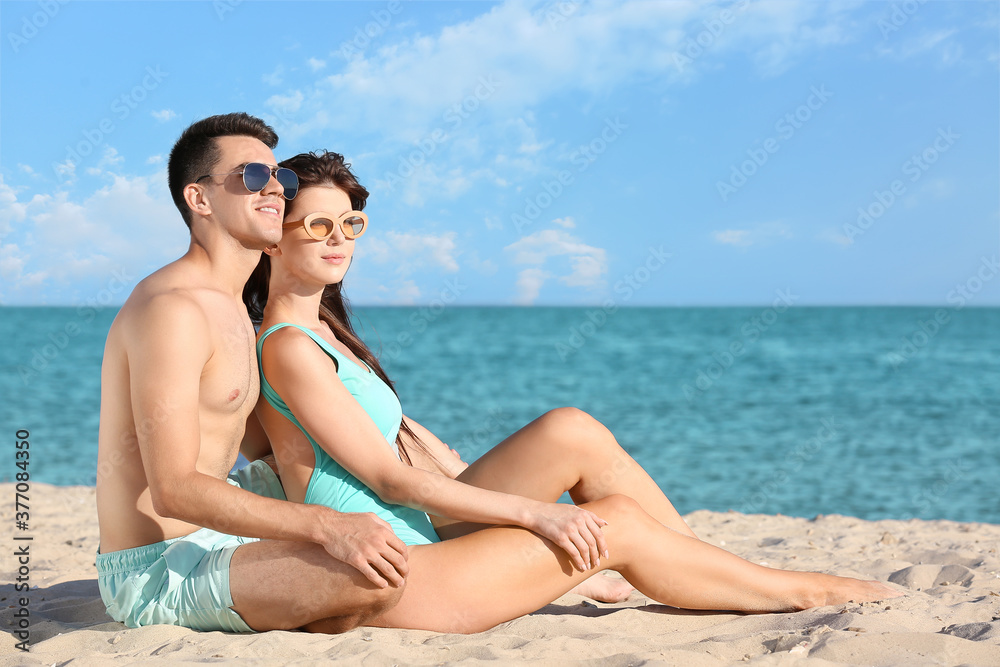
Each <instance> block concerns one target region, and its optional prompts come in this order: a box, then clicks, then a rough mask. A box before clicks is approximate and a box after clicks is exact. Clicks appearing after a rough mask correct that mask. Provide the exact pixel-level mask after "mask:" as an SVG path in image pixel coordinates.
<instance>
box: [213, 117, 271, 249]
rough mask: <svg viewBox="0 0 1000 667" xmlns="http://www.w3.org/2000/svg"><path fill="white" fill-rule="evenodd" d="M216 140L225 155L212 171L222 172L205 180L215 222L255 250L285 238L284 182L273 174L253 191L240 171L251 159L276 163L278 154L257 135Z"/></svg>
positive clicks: (265, 162)
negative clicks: (261, 187) (265, 182)
mask: <svg viewBox="0 0 1000 667" xmlns="http://www.w3.org/2000/svg"><path fill="white" fill-rule="evenodd" d="M215 141H216V144H217V145H218V147H219V150H220V152H221V154H222V157H221V158H220V160H219V162H218V164H216V166H215V167H214V168H213V169H212V173H213V174H218V175H216V176H212V177H211V178H210V179H205V180H204V181H202V183H203V184H205V186H206V187H205V199H206V200H207V201H208V202H209V204H210V206H211V210H212V218H213V219H214V223H215V224H218V225H220V226H222V227H223V228H224V229H225V231H226V232H228V234H229V235H230V236H232V237H233V238H234V239H236V240H237V241H239V242H240V243H241V244H242V245H244V246H245V247H248V248H253V249H254V250H260V249H262V248H264V247H265V246H268V245H271V244H273V243H277V242H278V241H279V240H280V239H281V220H282V217H283V215H284V212H285V200H284V198H282V197H281V193H282V187H281V185H279V184H278V181H277V180H275V178H274V177H273V176H272V177H271V179H270V180H269V181H268V183H267V185H265V186H264V189H263V190H261V191H260V192H249V191H248V190H247V188H246V186H245V185H244V184H243V177H242V175H241V174H240V172H241V170H242V168H243V166H244V165H246V164H247V163H248V162H262V163H264V164H266V165H269V166H273V165H274V164H275V159H274V153H272V152H271V149H270V148H268V147H267V146H265V145H264V144H263V143H262V142H261V141H260V140H259V139H254V138H253V137H247V136H230V137H218V138H217V139H215ZM230 172H232V173H230Z"/></svg>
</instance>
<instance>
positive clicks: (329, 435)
mask: <svg viewBox="0 0 1000 667" xmlns="http://www.w3.org/2000/svg"><path fill="white" fill-rule="evenodd" d="M272 341H274V342H272ZM261 364H262V367H263V370H264V373H265V374H266V376H267V378H268V381H269V382H270V384H271V386H272V387H273V388H274V389H275V391H277V392H278V394H279V395H281V397H282V398H283V399H284V400H285V403H287V404H288V407H289V409H291V411H292V413H293V414H294V415H295V417H296V418H297V419H298V420H299V422H300V423H301V424H302V426H303V428H305V429H306V431H308V432H309V433H310V434H311V435H312V437H313V439H315V440H316V442H317V443H318V444H319V445H320V446H321V447H322V448H323V449H324V450H325V451H326V452H327V453H328V454H329V455H330V456H331V457H333V459H334V460H336V461H337V462H338V463H339V464H340V465H342V466H343V467H344V469H346V470H347V471H348V472H350V473H351V474H352V475H354V476H355V477H357V478H358V479H359V480H360V481H361V482H362V483H364V484H365V485H366V486H368V487H369V488H370V489H372V491H374V492H375V493H376V494H377V495H378V496H379V498H381V499H382V500H383V501H385V502H388V503H395V504H398V505H405V506H407V507H411V508H413V509H418V510H421V511H424V512H429V513H432V514H437V515H439V516H446V517H450V518H452V519H456V520H459V521H471V522H475V523H489V524H498V525H517V526H523V527H524V528H527V529H529V530H532V531H534V532H536V533H538V534H540V535H542V536H543V537H546V538H548V539H550V540H552V541H553V542H555V543H556V544H558V545H559V546H560V547H562V548H563V549H565V550H566V552H567V553H569V554H570V556H571V558H572V559H573V560H574V562H575V563H576V565H577V567H578V568H580V569H581V570H584V569H587V567H589V566H590V565H591V564H592V563H594V562H596V561H597V560H598V559H599V557H600V555H602V554H606V552H607V544H606V542H605V540H604V535H603V533H602V531H601V529H600V527H601V526H603V525H605V524H606V522H605V521H604V520H602V519H600V518H599V517H597V516H596V515H595V514H593V513H592V512H589V511H587V510H584V509H581V508H578V507H575V506H573V505H563V504H559V503H542V502H539V501H537V500H532V499H530V498H523V497H521V496H515V495H509V494H505V493H498V492H495V491H489V490H486V489H481V488H478V487H474V486H470V485H468V484H463V483H461V482H458V481H456V480H454V479H451V478H449V477H446V476H444V475H439V474H436V473H433V472H428V471H426V470H422V469H420V468H414V467H411V466H408V465H406V464H405V463H403V462H402V461H400V460H399V459H398V458H397V457H396V456H395V454H394V453H393V452H392V449H391V448H390V447H389V446H388V444H387V443H386V441H385V437H384V436H383V435H382V433H381V431H379V429H378V427H377V426H376V425H375V423H374V422H373V421H372V419H371V417H370V416H369V415H368V413H367V412H365V410H364V409H363V408H362V407H361V405H360V404H359V403H358V402H357V400H356V399H355V398H354V396H352V395H351V393H350V391H348V390H347V388H346V387H345V386H344V384H343V382H341V380H340V378H339V377H338V376H337V374H336V372H334V368H335V367H334V365H333V361H332V360H331V359H330V358H329V357H328V356H327V355H326V353H325V352H324V351H323V350H322V349H321V348H319V347H318V346H317V345H316V343H315V342H314V341H313V340H312V339H311V338H310V337H309V336H307V335H306V334H304V333H303V332H301V331H299V330H297V329H294V328H291V327H289V328H286V329H282V330H279V331H276V332H274V333H273V334H271V335H270V336H269V337H268V339H267V341H266V342H265V344H264V347H263V350H262V354H261ZM331 416H332V417H331ZM428 433H429V431H428ZM442 444H443V443H442Z"/></svg>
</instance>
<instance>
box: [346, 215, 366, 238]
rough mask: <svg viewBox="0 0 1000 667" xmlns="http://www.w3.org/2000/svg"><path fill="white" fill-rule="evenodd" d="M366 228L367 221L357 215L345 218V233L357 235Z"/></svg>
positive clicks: (352, 235)
mask: <svg viewBox="0 0 1000 667" xmlns="http://www.w3.org/2000/svg"><path fill="white" fill-rule="evenodd" d="M364 228H365V221H364V220H363V219H362V218H359V217H358V216H356V215H352V216H351V217H350V218H347V219H346V220H344V234H345V235H347V236H350V237H354V236H357V235H358V234H360V233H361V230H363V229H364Z"/></svg>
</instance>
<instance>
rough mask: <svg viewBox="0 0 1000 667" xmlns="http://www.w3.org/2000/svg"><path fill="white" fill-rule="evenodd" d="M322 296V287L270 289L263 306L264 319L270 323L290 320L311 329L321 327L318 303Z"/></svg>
mask: <svg viewBox="0 0 1000 667" xmlns="http://www.w3.org/2000/svg"><path fill="white" fill-rule="evenodd" d="M271 287H272V288H273V287H274V286H273V285H272V286H271ZM322 297H323V290H322V289H320V290H319V291H311V290H302V289H300V290H296V291H284V290H277V291H276V292H274V291H272V292H271V293H270V294H269V295H268V297H267V305H266V306H264V321H265V322H268V323H272V324H275V323H278V322H291V323H293V324H300V325H302V326H305V327H309V328H311V329H315V328H318V327H321V326H322V324H321V321H320V319H319V304H320V300H321V299H322Z"/></svg>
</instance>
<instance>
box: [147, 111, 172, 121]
mask: <svg viewBox="0 0 1000 667" xmlns="http://www.w3.org/2000/svg"><path fill="white" fill-rule="evenodd" d="M152 113H153V118H155V119H156V120H158V121H160V122H161V123H166V122H168V121H171V120H173V119H174V118H177V112H176V111H174V110H173V109H163V110H162V111H154V112H152Z"/></svg>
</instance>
